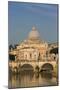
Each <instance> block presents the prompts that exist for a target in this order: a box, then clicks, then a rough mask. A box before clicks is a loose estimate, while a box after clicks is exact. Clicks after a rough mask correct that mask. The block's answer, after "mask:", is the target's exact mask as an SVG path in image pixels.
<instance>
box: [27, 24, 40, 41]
mask: <svg viewBox="0 0 60 90" xmlns="http://www.w3.org/2000/svg"><path fill="white" fill-rule="evenodd" d="M39 37H40V35H39V32H38V30H37V29H36V27H35V26H33V27H32V31H30V32H29V35H28V38H29V39H32V40H38V39H39Z"/></svg>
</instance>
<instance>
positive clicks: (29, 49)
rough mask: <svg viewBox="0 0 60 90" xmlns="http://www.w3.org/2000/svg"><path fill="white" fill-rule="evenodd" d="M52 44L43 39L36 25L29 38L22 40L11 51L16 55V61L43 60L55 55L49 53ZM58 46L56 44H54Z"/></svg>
mask: <svg viewBox="0 0 60 90" xmlns="http://www.w3.org/2000/svg"><path fill="white" fill-rule="evenodd" d="M51 46H52V45H49V44H48V43H47V42H45V41H43V40H41V37H40V34H39V32H38V30H37V29H36V28H35V27H32V30H31V31H30V32H29V34H28V36H27V39H25V40H24V41H22V42H21V43H20V44H19V45H18V46H17V47H16V49H14V50H11V51H9V54H10V55H14V56H15V61H24V60H27V61H41V60H47V55H48V58H50V59H51V58H52V57H54V55H53V54H50V53H49V49H50V48H51ZM53 46H56V44H53Z"/></svg>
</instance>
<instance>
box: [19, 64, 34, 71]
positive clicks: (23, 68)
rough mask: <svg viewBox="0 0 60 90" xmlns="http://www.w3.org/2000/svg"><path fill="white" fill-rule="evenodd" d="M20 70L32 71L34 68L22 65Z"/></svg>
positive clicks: (29, 65)
mask: <svg viewBox="0 0 60 90" xmlns="http://www.w3.org/2000/svg"><path fill="white" fill-rule="evenodd" d="M20 70H32V71H34V68H33V66H32V65H31V64H23V65H22V66H21V67H20Z"/></svg>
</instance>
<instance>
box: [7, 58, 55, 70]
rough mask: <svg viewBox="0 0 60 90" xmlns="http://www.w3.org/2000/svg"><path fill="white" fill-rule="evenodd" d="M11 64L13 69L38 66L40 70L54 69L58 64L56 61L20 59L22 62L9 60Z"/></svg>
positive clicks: (26, 68)
mask: <svg viewBox="0 0 60 90" xmlns="http://www.w3.org/2000/svg"><path fill="white" fill-rule="evenodd" d="M9 66H10V67H11V68H12V71H14V70H16V69H18V71H19V70H24V69H25V70H29V69H32V70H33V71H35V70H36V67H37V66H38V67H39V70H42V69H52V70H54V68H55V66H56V61H47V60H46V61H39V62H37V61H23V62H22V61H20V62H9Z"/></svg>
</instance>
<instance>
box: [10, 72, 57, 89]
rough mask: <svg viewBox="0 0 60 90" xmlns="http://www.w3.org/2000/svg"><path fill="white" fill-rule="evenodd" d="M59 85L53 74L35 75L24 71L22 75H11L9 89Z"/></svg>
mask: <svg viewBox="0 0 60 90" xmlns="http://www.w3.org/2000/svg"><path fill="white" fill-rule="evenodd" d="M51 85H57V78H56V77H53V76H52V74H51V73H46V72H43V73H40V74H38V73H33V72H32V71H24V72H21V73H20V74H12V73H10V74H9V88H19V87H34V86H51Z"/></svg>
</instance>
